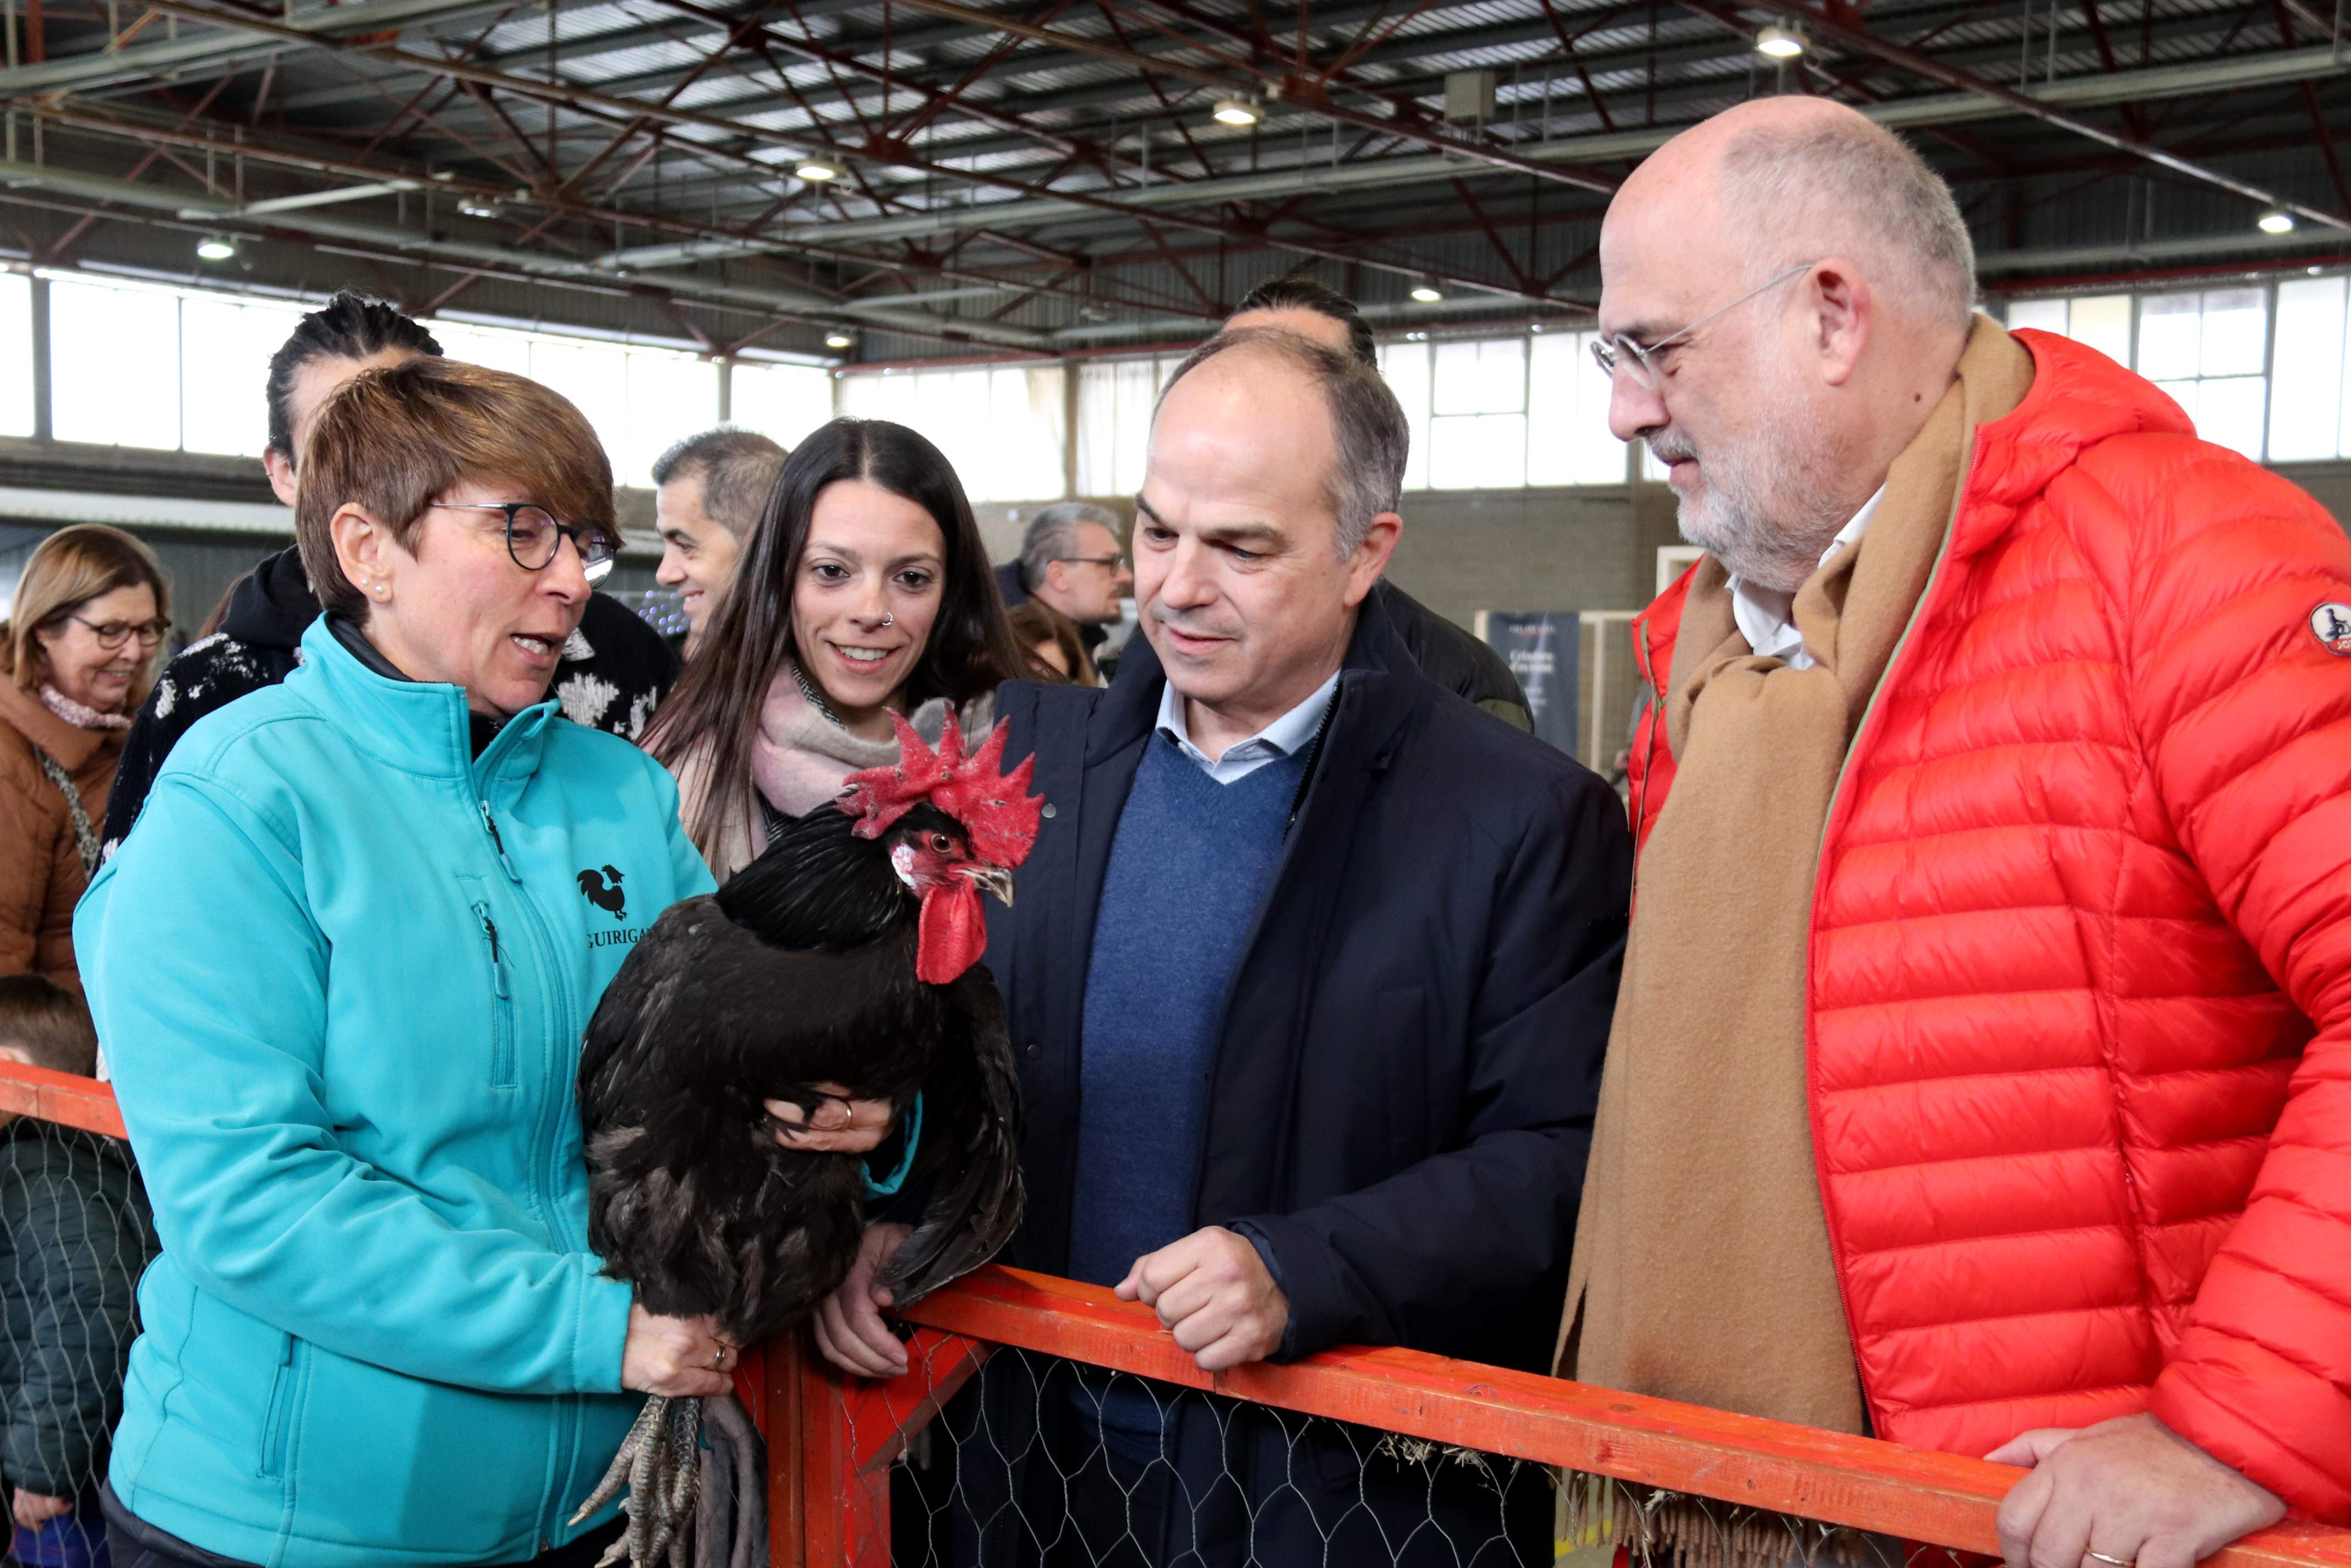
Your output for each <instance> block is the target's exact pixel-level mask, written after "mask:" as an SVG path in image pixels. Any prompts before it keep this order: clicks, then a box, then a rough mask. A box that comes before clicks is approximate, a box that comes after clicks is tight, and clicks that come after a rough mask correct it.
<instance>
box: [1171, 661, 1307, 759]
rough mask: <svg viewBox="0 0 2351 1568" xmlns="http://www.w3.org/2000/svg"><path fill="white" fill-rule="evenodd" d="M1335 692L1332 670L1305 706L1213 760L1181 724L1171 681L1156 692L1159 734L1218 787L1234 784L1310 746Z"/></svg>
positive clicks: (1178, 700) (1181, 706)
mask: <svg viewBox="0 0 2351 1568" xmlns="http://www.w3.org/2000/svg"><path fill="white" fill-rule="evenodd" d="M1338 690H1339V672H1338V671H1336V670H1333V671H1332V672H1331V678H1330V679H1329V680H1327V681H1325V682H1323V683H1322V685H1319V686H1317V687H1315V688H1314V690H1313V692H1312V694H1311V695H1309V696H1308V697H1307V699H1306V700H1305V701H1304V702H1302V703H1300V704H1299V705H1298V706H1296V707H1294V708H1291V709H1290V711H1289V712H1288V713H1286V714H1283V715H1282V716H1280V718H1278V719H1275V720H1274V721H1273V722H1272V723H1271V724H1270V725H1267V726H1266V727H1264V728H1263V729H1260V730H1259V731H1258V732H1257V733H1256V734H1255V735H1252V736H1250V737H1249V738H1248V739H1247V740H1243V741H1237V742H1235V743H1234V744H1233V745H1231V746H1228V747H1225V754H1224V755H1223V756H1222V757H1219V758H1214V759H1213V760H1212V759H1211V758H1209V756H1208V754H1207V752H1205V751H1203V750H1201V749H1200V748H1199V747H1196V746H1195V745H1193V744H1192V731H1191V728H1190V727H1189V726H1187V725H1186V724H1185V722H1184V699H1183V698H1182V697H1181V696H1179V695H1176V691H1175V683H1174V682H1173V681H1170V682H1169V683H1168V684H1167V685H1165V686H1162V687H1161V688H1160V691H1159V733H1160V734H1162V735H1164V736H1165V737H1167V738H1168V739H1170V740H1172V741H1174V742H1175V744H1176V745H1177V746H1178V747H1182V748H1183V752H1184V755H1185V756H1186V757H1188V758H1191V759H1192V760H1193V761H1194V762H1196V763H1197V764H1199V766H1200V770H1201V771H1202V772H1204V773H1206V774H1207V776H1208V777H1209V778H1211V779H1215V780H1216V781H1217V783H1219V784H1232V783H1237V782H1238V781H1239V780H1241V779H1246V778H1248V777H1249V775H1250V774H1252V773H1254V772H1256V771H1257V770H1258V769H1259V768H1262V767H1264V766H1265V765H1266V764H1267V763H1269V762H1271V761H1273V760H1275V759H1276V758H1283V757H1289V756H1290V755H1292V754H1293V753H1295V752H1296V751H1298V749H1299V748H1300V747H1304V746H1307V745H1310V744H1311V742H1312V741H1313V739H1314V732H1315V731H1316V730H1318V729H1320V728H1322V714H1323V712H1324V710H1325V709H1327V708H1328V707H1330V706H1331V699H1332V696H1333V695H1335V694H1336V693H1337V692H1338Z"/></svg>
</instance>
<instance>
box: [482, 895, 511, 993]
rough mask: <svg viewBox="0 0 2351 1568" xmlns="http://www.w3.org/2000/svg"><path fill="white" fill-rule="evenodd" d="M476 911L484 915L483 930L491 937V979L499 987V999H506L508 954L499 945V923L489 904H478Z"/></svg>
mask: <svg viewBox="0 0 2351 1568" xmlns="http://www.w3.org/2000/svg"><path fill="white" fill-rule="evenodd" d="M474 912H475V914H477V915H480V916H481V917H482V930H483V932H484V933H485V934H486V935H487V936H488V937H489V939H490V979H491V983H492V985H494V986H495V987H496V988H497V993H498V1000H500V1001H505V1000H506V999H507V956H506V952H505V950H504V949H503V948H501V947H500V946H498V923H497V922H496V921H495V920H493V919H491V918H490V911H489V906H488V905H487V904H475V905H474Z"/></svg>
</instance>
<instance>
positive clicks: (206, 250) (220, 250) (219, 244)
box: [196, 235, 236, 261]
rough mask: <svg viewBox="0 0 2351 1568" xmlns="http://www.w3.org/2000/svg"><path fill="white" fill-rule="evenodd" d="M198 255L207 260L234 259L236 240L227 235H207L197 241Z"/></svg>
mask: <svg viewBox="0 0 2351 1568" xmlns="http://www.w3.org/2000/svg"><path fill="white" fill-rule="evenodd" d="M196 255H197V256H201V257H203V258H204V260H206V261H234V260H235V259H236V241H235V240H233V239H231V238H229V237H228V235H205V236H204V238H202V239H200V240H198V241H197V242H196Z"/></svg>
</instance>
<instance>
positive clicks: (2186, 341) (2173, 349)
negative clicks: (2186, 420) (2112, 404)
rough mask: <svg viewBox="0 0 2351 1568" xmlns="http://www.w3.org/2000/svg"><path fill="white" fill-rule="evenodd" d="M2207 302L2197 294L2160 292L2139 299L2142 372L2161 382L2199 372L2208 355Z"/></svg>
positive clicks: (2147, 376)
mask: <svg viewBox="0 0 2351 1568" xmlns="http://www.w3.org/2000/svg"><path fill="white" fill-rule="evenodd" d="M2203 303H2204V302H2203V298H2202V297H2201V296H2199V295H2195V294H2156V295H2150V296H2148V297H2147V298H2145V299H2142V300H2140V301H2139V308H2138V366H2137V369H2138V373H2139V374H2141V375H2143V376H2145V377H2146V378H2147V380H2149V381H2151V382H2168V381H2178V380H2180V379H2182V378H2185V377H2188V376H2192V375H2195V374H2197V373H2198V372H2199V369H2200V367H2201V365H2202V362H2203V357H2204V356H2203Z"/></svg>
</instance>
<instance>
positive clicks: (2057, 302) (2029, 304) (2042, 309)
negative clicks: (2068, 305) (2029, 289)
mask: <svg viewBox="0 0 2351 1568" xmlns="http://www.w3.org/2000/svg"><path fill="white" fill-rule="evenodd" d="M2008 326H2009V330H2011V331H2014V330H2016V329H2018V328H2020V327H2032V328H2034V329H2038V330H2040V331H2043V332H2064V330H2065V329H2066V324H2065V301H2064V300H2063V299H2011V300H2010V301H2009V302H2008Z"/></svg>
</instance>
